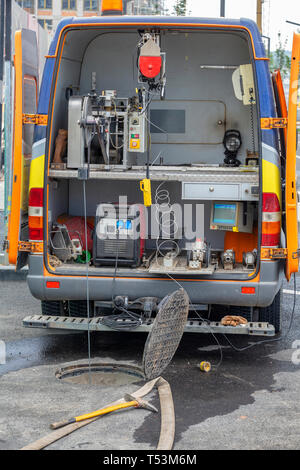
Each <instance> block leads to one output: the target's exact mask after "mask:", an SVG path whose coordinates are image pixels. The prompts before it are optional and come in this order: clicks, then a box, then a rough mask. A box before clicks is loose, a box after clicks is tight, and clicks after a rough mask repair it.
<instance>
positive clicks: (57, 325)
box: [23, 315, 275, 336]
mask: <svg viewBox="0 0 300 470" xmlns="http://www.w3.org/2000/svg"><path fill="white" fill-rule="evenodd" d="M102 318H103V317H94V318H91V319H90V322H89V330H90V331H112V330H111V329H110V328H108V327H107V326H105V325H103V324H102V323H101V320H102ZM122 321H123V320H122ZM126 322H128V323H130V320H126ZM152 325H153V322H149V323H147V324H146V323H144V324H143V325H141V326H139V327H138V328H134V329H132V330H131V331H132V332H134V333H144V332H149V331H150V330H151V329H152ZM23 326H25V327H26V328H54V329H58V330H73V331H74V330H75V331H76V330H77V331H87V330H88V320H87V318H78V317H57V316H48V315H29V316H27V317H25V318H24V319H23ZM184 331H185V332H186V333H221V334H227V335H228V334H236V335H253V336H274V335H275V329H274V326H273V325H271V324H270V323H265V322H250V323H246V324H245V325H239V326H223V325H221V323H220V322H213V321H211V322H210V321H202V320H188V321H187V322H186V324H185V328H184Z"/></svg>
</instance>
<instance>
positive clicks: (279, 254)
mask: <svg viewBox="0 0 300 470" xmlns="http://www.w3.org/2000/svg"><path fill="white" fill-rule="evenodd" d="M287 256H288V250H287V248H262V249H261V258H262V259H286V258H287Z"/></svg>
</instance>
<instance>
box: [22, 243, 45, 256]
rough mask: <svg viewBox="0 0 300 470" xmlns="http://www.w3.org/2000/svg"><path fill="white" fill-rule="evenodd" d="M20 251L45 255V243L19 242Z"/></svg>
mask: <svg viewBox="0 0 300 470" xmlns="http://www.w3.org/2000/svg"><path fill="white" fill-rule="evenodd" d="M18 251H26V252H27V253H43V242H25V241H19V243H18Z"/></svg>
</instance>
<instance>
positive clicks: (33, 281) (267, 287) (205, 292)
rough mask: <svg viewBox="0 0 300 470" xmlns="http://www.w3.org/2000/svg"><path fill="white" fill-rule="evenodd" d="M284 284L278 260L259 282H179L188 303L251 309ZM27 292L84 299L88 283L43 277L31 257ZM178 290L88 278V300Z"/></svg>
mask: <svg viewBox="0 0 300 470" xmlns="http://www.w3.org/2000/svg"><path fill="white" fill-rule="evenodd" d="M49 280H51V281H59V283H60V287H59V288H58V289H51V288H50V289H49V288H47V286H46V283H47V281H49ZM282 281H283V267H282V264H281V262H280V261H272V262H262V263H261V270H260V281H259V282H247V283H246V282H243V281H207V280H202V281H194V280H193V281H191V280H187V281H180V284H182V286H183V287H184V288H185V289H186V291H187V293H188V295H189V297H190V299H191V302H193V303H195V304H196V303H198V304H227V305H244V306H250V307H265V306H267V305H270V304H271V303H272V302H273V299H274V297H275V295H276V294H277V292H278V291H279V289H280V288H281V285H282ZM27 283H28V286H29V289H30V291H31V293H32V295H33V296H34V297H36V298H37V299H40V300H84V299H86V288H87V280H86V277H85V276H82V277H79V276H69V277H66V276H61V275H60V276H57V277H54V276H51V277H46V276H43V257H42V256H39V255H32V256H30V259H29V273H28V276H27ZM245 285H247V287H255V294H242V292H241V289H242V287H243V286H245ZM177 288H178V284H176V283H175V282H174V281H172V280H171V279H170V280H169V279H157V280H156V279H155V280H153V279H139V278H130V279H129V278H118V279H116V280H115V281H114V280H113V278H111V277H102V278H99V277H98V278H96V277H90V278H89V298H90V299H91V300H111V297H112V292H113V295H114V296H116V295H124V296H128V297H129V299H136V298H138V297H158V298H163V297H165V296H166V295H167V294H169V293H170V292H172V291H174V290H175V289H177Z"/></svg>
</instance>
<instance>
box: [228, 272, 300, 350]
mask: <svg viewBox="0 0 300 470" xmlns="http://www.w3.org/2000/svg"><path fill="white" fill-rule="evenodd" d="M296 292H297V282H296V274H294V302H293V308H292V313H291V318H290V322H289V326H288V329H287V331H286V333H285V334H284V335H283V336H280V337H279V338H272V339H264V340H262V341H258V342H257V343H252V344H249V345H247V346H244V347H243V348H238V347H237V346H235V345H234V344H232V342H231V341H230V340H229V339H228V338H227V336H226V335H225V334H224V333H223V336H224V337H225V339H226V341H227V342H228V344H229V345H230V346H231V347H232V349H234V350H235V351H238V352H241V351H245V350H246V349H250V348H253V347H254V346H259V345H260V344H264V343H273V342H277V341H282V340H284V339H286V338H287V336H288V335H289V333H290V331H291V328H292V325H293V323H294V316H295V308H296V302H297V293H296Z"/></svg>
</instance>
